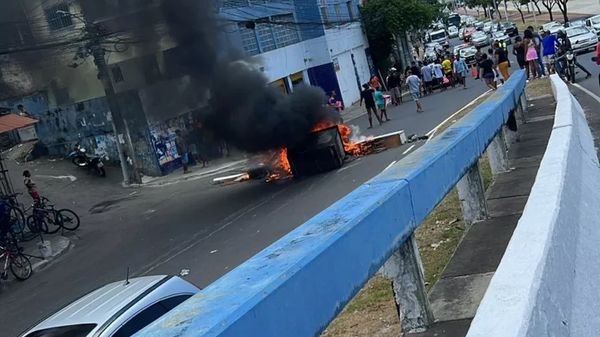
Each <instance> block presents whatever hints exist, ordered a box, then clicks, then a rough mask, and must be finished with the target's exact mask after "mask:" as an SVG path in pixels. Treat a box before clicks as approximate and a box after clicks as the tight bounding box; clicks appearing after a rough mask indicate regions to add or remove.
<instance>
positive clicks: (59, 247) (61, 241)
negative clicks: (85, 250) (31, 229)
mask: <svg viewBox="0 0 600 337" xmlns="http://www.w3.org/2000/svg"><path fill="white" fill-rule="evenodd" d="M75 240H77V236H76V235H68V236H66V235H57V236H50V237H44V238H40V239H39V240H35V241H30V242H27V243H25V244H23V246H24V247H23V248H24V251H23V253H24V254H25V255H26V256H27V257H29V258H30V260H31V267H32V269H33V272H38V271H41V270H42V269H44V268H45V267H47V266H48V265H49V264H51V263H52V262H54V261H55V260H57V259H58V258H59V257H61V256H63V255H65V254H66V253H68V252H69V251H70V250H71V249H72V248H73V247H74V245H75V244H74V241H75Z"/></svg>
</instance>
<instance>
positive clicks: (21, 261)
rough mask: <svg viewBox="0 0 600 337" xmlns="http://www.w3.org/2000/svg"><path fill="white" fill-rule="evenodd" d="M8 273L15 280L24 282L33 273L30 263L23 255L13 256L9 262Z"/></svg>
mask: <svg viewBox="0 0 600 337" xmlns="http://www.w3.org/2000/svg"><path fill="white" fill-rule="evenodd" d="M10 272H11V273H12V274H13V276H14V277H16V278H17V280H19V281H25V280H26V279H28V278H30V277H31V274H32V273H33V269H32V268H31V261H29V258H27V257H26V256H25V255H23V254H17V255H14V256H13V257H12V259H11V260H10Z"/></svg>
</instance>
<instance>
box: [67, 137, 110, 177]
mask: <svg viewBox="0 0 600 337" xmlns="http://www.w3.org/2000/svg"><path fill="white" fill-rule="evenodd" d="M68 157H69V158H71V162H72V163H73V164H74V165H75V166H77V167H80V168H87V169H88V172H90V171H94V173H96V174H97V175H98V176H100V177H106V170H105V169H104V162H103V160H108V157H106V156H88V154H87V153H86V150H85V148H83V147H82V146H81V145H79V144H76V145H75V148H74V149H73V151H72V152H71V153H69V156H68Z"/></svg>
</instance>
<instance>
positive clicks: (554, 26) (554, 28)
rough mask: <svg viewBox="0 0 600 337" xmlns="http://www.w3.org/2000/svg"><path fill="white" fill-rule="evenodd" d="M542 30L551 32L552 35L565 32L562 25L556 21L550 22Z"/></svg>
mask: <svg viewBox="0 0 600 337" xmlns="http://www.w3.org/2000/svg"><path fill="white" fill-rule="evenodd" d="M542 29H544V30H545V31H549V32H550V33H551V34H556V33H558V32H559V31H561V30H563V29H564V27H563V25H562V24H560V23H559V22H556V21H550V22H547V23H545V24H543V25H542Z"/></svg>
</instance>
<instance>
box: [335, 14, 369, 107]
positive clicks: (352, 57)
mask: <svg viewBox="0 0 600 337" xmlns="http://www.w3.org/2000/svg"><path fill="white" fill-rule="evenodd" d="M325 38H326V40H327V46H328V48H329V52H330V54H331V58H332V60H334V62H333V63H334V65H335V64H336V62H335V60H337V65H338V66H339V69H336V74H337V78H338V83H339V85H340V90H341V95H342V99H343V101H344V104H345V105H347V106H348V105H350V104H352V103H355V102H357V101H358V100H360V88H359V83H360V84H361V85H362V83H367V82H368V81H369V78H370V75H371V74H370V70H369V63H368V61H367V54H366V52H365V49H367V48H368V47H369V44H368V42H367V38H366V36H365V35H364V33H363V31H362V25H361V24H360V23H358V22H357V23H352V24H348V25H344V26H341V27H335V28H329V29H327V30H325ZM357 77H358V78H357Z"/></svg>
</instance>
